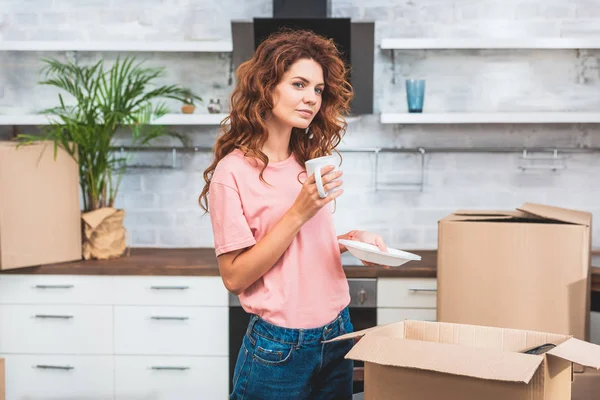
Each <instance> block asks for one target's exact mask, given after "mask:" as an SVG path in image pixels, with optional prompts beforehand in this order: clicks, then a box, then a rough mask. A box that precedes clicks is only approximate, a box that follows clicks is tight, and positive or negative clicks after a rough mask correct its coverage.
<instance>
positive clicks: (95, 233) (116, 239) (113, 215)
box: [81, 207, 127, 260]
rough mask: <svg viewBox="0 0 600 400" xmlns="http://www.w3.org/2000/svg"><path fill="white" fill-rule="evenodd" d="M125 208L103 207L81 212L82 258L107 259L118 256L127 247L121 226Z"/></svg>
mask: <svg viewBox="0 0 600 400" xmlns="http://www.w3.org/2000/svg"><path fill="white" fill-rule="evenodd" d="M124 217H125V210H117V209H115V208H111V207H104V208H100V209H98V210H94V211H90V212H87V213H84V214H82V216H81V219H82V223H83V258H84V259H85V260H92V259H96V260H108V259H110V258H119V257H121V256H122V255H123V254H124V253H125V250H126V249H127V240H126V231H125V227H124V226H123V218H124Z"/></svg>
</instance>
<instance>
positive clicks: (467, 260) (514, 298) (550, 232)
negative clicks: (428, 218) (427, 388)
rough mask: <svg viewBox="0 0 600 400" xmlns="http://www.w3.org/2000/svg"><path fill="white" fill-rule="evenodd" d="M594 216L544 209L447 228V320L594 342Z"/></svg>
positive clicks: (440, 278) (480, 215)
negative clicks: (591, 313)
mask: <svg viewBox="0 0 600 400" xmlns="http://www.w3.org/2000/svg"><path fill="white" fill-rule="evenodd" d="M591 222H592V216H591V214H590V213H587V212H582V211H575V210H568V209H564V208H558V207H551V206H545V205H540V204H531V203H527V204H524V205H523V206H522V207H520V208H518V209H517V210H516V211H481V210H478V211H457V212H455V213H454V214H452V215H450V216H448V217H446V218H444V219H442V220H441V221H440V222H439V238H438V240H439V243H438V246H439V248H438V264H437V284H438V297H437V302H438V304H437V317H438V321H440V322H454V323H462V324H475V325H486V326H495V327H504V328H514V329H526V330H534V331H542V332H552V333H559V334H565V335H573V336H575V337H576V338H578V339H582V340H589V312H588V310H589V307H590V282H591V279H590V271H591V268H590V246H591V233H590V232H591V230H590V226H591Z"/></svg>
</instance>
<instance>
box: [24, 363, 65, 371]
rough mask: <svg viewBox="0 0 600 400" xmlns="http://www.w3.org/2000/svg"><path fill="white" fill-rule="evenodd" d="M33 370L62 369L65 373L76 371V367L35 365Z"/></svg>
mask: <svg viewBox="0 0 600 400" xmlns="http://www.w3.org/2000/svg"><path fill="white" fill-rule="evenodd" d="M33 368H38V369H60V370H63V371H69V370H72V369H75V367H72V366H70V365H43V364H38V365H34V367H33Z"/></svg>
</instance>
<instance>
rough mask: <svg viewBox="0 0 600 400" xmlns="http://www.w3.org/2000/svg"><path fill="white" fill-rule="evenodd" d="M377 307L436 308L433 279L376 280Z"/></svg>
mask: <svg viewBox="0 0 600 400" xmlns="http://www.w3.org/2000/svg"><path fill="white" fill-rule="evenodd" d="M377 307H404V308H436V307H437V280H436V279H435V278H379V279H377Z"/></svg>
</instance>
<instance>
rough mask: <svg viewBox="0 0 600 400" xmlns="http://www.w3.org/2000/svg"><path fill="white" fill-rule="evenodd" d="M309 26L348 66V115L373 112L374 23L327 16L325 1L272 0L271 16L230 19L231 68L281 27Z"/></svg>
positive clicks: (328, 12) (326, 1) (328, 2)
mask: <svg viewBox="0 0 600 400" xmlns="http://www.w3.org/2000/svg"><path fill="white" fill-rule="evenodd" d="M284 26H285V27H292V28H300V29H309V30H312V31H314V32H315V33H318V34H320V35H323V36H326V37H329V38H331V39H333V40H334V41H335V43H336V45H337V46H338V48H339V49H340V51H341V52H342V58H343V59H344V62H345V63H346V64H347V65H348V66H349V67H351V74H350V83H351V84H352V87H353V88H354V100H353V101H352V103H351V105H350V108H351V114H353V115H360V114H372V113H373V62H374V45H375V23H374V22H352V21H351V20H350V19H349V18H331V3H330V1H329V0H303V1H297V0H273V18H254V19H253V20H252V21H251V22H250V21H232V23H231V31H232V37H233V66H234V68H235V69H237V67H238V66H239V65H240V64H241V63H242V62H244V61H246V60H248V59H249V58H250V57H252V54H253V53H254V50H255V49H256V47H257V46H258V45H259V44H260V43H261V41H262V40H264V39H265V38H266V37H267V36H268V35H269V34H270V33H273V32H276V31H278V30H279V29H280V28H281V27H284Z"/></svg>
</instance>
